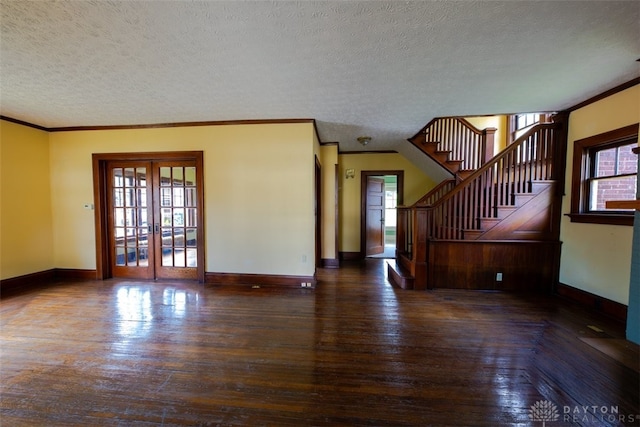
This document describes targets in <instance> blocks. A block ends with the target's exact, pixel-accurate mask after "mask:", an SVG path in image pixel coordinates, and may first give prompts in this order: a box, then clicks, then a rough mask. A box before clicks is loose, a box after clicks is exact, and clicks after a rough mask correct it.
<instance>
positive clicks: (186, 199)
mask: <svg viewBox="0 0 640 427" xmlns="http://www.w3.org/2000/svg"><path fill="white" fill-rule="evenodd" d="M107 170H108V174H109V189H108V194H109V195H110V196H109V200H108V230H109V252H110V257H109V258H110V267H111V272H112V275H113V277H128V278H139V279H198V278H199V277H198V264H199V263H201V262H202V259H203V257H202V254H201V250H202V249H201V248H202V246H201V243H202V225H201V224H202V219H201V218H200V217H199V212H198V208H199V204H200V203H201V194H200V189H199V188H198V184H197V183H198V179H197V178H198V177H197V174H198V171H197V168H196V162H195V161H190V160H176V161H114V162H110V163H109V167H108V168H107Z"/></svg>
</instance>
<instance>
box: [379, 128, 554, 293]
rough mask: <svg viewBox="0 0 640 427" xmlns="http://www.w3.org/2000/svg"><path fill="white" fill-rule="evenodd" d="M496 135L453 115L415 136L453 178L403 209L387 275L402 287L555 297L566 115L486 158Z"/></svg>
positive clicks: (412, 139)
mask: <svg viewBox="0 0 640 427" xmlns="http://www.w3.org/2000/svg"><path fill="white" fill-rule="evenodd" d="M494 132H495V130H494V129H487V130H485V131H480V130H477V129H475V128H473V126H471V125H470V124H469V123H468V122H466V121H464V120H463V119H459V118H447V119H435V120H434V121H432V122H430V123H429V124H428V125H427V126H425V128H423V129H422V130H421V132H419V133H418V134H416V135H415V136H414V137H413V138H411V139H410V141H411V142H412V143H413V144H415V145H416V146H418V147H419V148H421V149H422V151H424V152H425V153H426V154H427V155H429V156H431V157H432V158H433V159H434V160H436V161H437V162H439V163H440V164H441V165H442V166H443V167H444V168H446V169H447V170H449V171H450V172H451V174H452V175H453V176H452V178H451V179H450V180H445V181H443V182H442V183H440V184H439V185H438V186H437V187H435V188H434V189H433V190H431V191H430V192H429V193H427V194H425V195H424V196H423V197H422V198H421V199H420V200H418V202H416V203H415V204H414V205H413V206H409V207H400V208H398V229H397V233H398V234H397V248H396V249H397V260H396V263H395V264H393V263H390V264H389V271H388V272H389V279H390V280H391V282H392V283H393V284H395V285H396V286H399V287H402V288H404V289H433V288H463V289H509V290H538V291H550V290H551V287H552V286H553V285H554V284H555V280H556V276H557V274H558V265H559V256H560V241H559V224H560V218H561V211H560V209H561V202H562V194H563V183H564V170H565V163H564V162H565V158H566V126H565V117H564V116H556V118H555V121H554V122H553V123H545V124H540V125H537V126H535V127H533V128H532V129H531V130H529V131H528V132H527V133H525V134H524V135H522V136H521V137H520V138H518V139H517V140H516V141H514V142H513V143H512V144H511V145H509V146H508V147H507V148H505V149H504V150H503V151H502V152H500V153H499V154H497V155H496V156H493V157H492V158H488V157H489V154H490V152H491V150H492V148H493V137H492V136H493V133H494ZM440 139H442V140H440ZM451 139H454V140H451ZM489 146H490V147H489Z"/></svg>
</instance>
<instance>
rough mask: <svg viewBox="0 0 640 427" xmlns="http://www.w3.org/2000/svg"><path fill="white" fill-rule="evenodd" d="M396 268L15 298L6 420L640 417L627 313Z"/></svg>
mask: <svg viewBox="0 0 640 427" xmlns="http://www.w3.org/2000/svg"><path fill="white" fill-rule="evenodd" d="M385 274H386V268H385V266H384V261H383V260H367V261H365V262H363V263H353V264H351V265H346V266H344V267H343V268H340V269H326V270H320V271H319V273H318V284H317V286H316V288H315V289H291V288H286V289H285V288H283V289H277V288H273V287H270V288H257V289H256V288H252V287H251V284H248V285H247V286H239V285H236V286H221V287H215V286H207V287H204V286H203V285H199V284H195V283H191V282H177V281H176V282H174V281H172V282H140V281H127V280H114V279H112V280H106V281H87V282H69V283H58V284H56V286H48V287H46V288H43V289H42V290H40V291H33V292H28V293H24V294H16V295H13V296H11V297H7V298H3V299H2V300H1V301H0V332H1V333H0V337H1V341H0V345H1V347H0V350H1V353H0V380H1V385H0V392H1V401H0V424H1V425H3V426H5V425H7V426H42V425H47V426H70V425H82V426H87V425H91V426H184V425H194V426H207V425H211V426H213V425H225V426H226V425H230V426H233V425H238V426H261V425H269V426H271V425H272V426H307V425H308V426H335V425H341V426H346V425H349V426H352V425H354V426H358V425H361V426H386V425H390V426H428V425H432V426H496V425H497V426H537V425H542V421H541V420H537V419H532V418H531V417H530V415H531V410H532V406H533V405H535V404H536V403H537V402H539V401H549V402H550V403H551V404H553V405H555V407H556V409H557V410H558V414H559V418H558V420H556V421H553V422H551V421H549V423H548V424H547V425H549V426H550V427H555V426H576V425H581V426H632V425H636V426H637V425H640V415H639V413H640V409H639V406H640V405H639V401H640V381H639V375H638V369H634V367H638V366H640V365H639V361H638V346H637V345H634V344H632V343H629V342H628V341H625V340H624V330H623V326H622V325H619V324H616V323H615V322H612V321H610V320H608V319H606V318H602V317H597V316H596V315H594V314H592V313H589V312H588V311H585V310H583V309H582V308H580V307H576V306H572V305H570V304H568V303H567V302H566V301H563V300H560V299H557V298H553V297H549V296H543V295H527V294H510V293H501V292H481V291H465V290H437V291H425V292H413V291H403V290H399V289H395V288H393V287H391V286H390V285H389V283H388V282H387V280H386V278H385ZM590 326H595V328H593V327H590ZM602 340H615V343H616V345H617V348H623V349H624V360H622V361H621V359H620V358H619V357H618V358H617V357H612V356H616V354H614V353H611V352H609V354H607V352H606V351H600V350H599V349H598V346H597V345H596V346H594V345H593V343H601V342H602ZM582 407H588V409H587V413H586V414H576V413H574V411H575V410H576V408H577V409H578V410H580V408H582ZM567 408H568V410H569V411H570V412H571V413H570V414H565V413H564V412H565V411H566V410H567ZM594 408H595V409H594ZM603 408H609V411H611V410H612V409H615V410H616V411H617V412H616V413H615V416H613V415H612V414H610V413H609V414H604V413H602V411H603ZM622 417H624V419H623V418H622Z"/></svg>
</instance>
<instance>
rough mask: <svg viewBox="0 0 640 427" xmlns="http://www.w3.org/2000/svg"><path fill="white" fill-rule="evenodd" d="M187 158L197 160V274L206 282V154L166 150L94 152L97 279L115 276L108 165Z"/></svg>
mask: <svg viewBox="0 0 640 427" xmlns="http://www.w3.org/2000/svg"><path fill="white" fill-rule="evenodd" d="M173 160H178V161H179V160H188V161H194V162H195V163H196V170H197V171H198V173H197V174H196V188H198V189H199V191H198V195H197V203H198V218H197V223H198V224H197V229H198V235H197V239H198V255H197V267H196V269H197V270H196V271H197V276H198V281H199V282H200V283H204V279H205V277H204V275H205V266H204V264H205V256H204V255H205V254H204V250H205V241H204V236H205V235H204V218H205V216H204V154H203V152H202V151H167V152H164V151H163V152H144V153H94V154H92V164H93V203H94V216H95V224H96V225H95V237H96V278H97V279H98V280H104V279H109V278H111V277H113V272H112V271H111V264H110V263H109V260H110V258H109V257H110V253H109V238H108V235H109V234H108V229H109V224H108V215H107V209H108V199H107V198H108V195H107V186H108V179H109V177H108V176H107V165H108V164H109V162H113V161H173Z"/></svg>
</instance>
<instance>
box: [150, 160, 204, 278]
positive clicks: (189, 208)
mask: <svg viewBox="0 0 640 427" xmlns="http://www.w3.org/2000/svg"><path fill="white" fill-rule="evenodd" d="M196 174H197V171H196V164H195V162H189V161H167V162H157V163H154V177H155V182H158V183H159V185H158V186H156V187H154V196H155V205H156V210H155V213H157V216H155V218H157V220H155V221H156V222H155V223H154V227H155V229H156V230H157V229H158V228H159V232H156V233H155V234H154V237H155V244H156V248H157V249H156V251H155V253H156V257H155V270H156V275H157V277H161V278H175V279H197V278H198V276H197V270H196V267H197V266H198V242H199V239H200V233H199V230H198V223H199V221H198V188H197V186H196V183H197V180H196Z"/></svg>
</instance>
